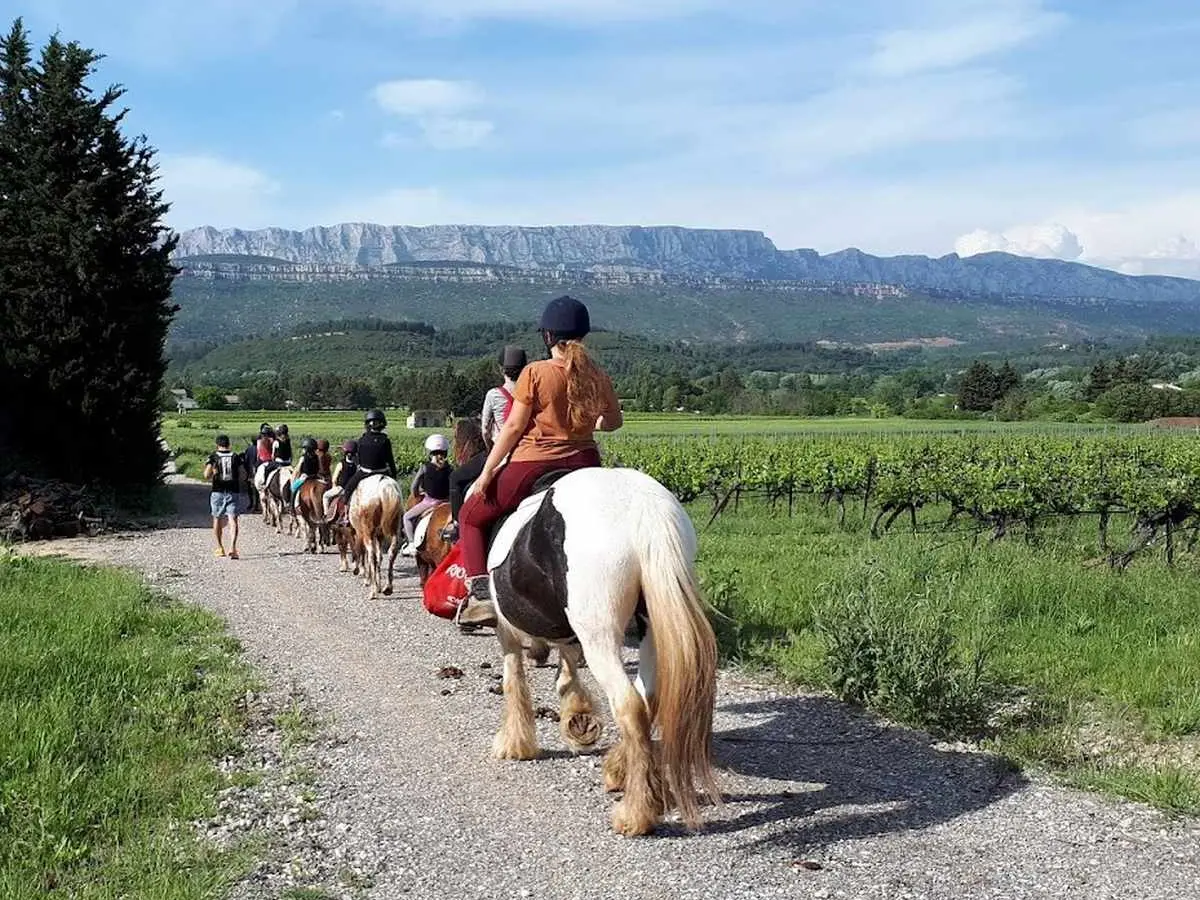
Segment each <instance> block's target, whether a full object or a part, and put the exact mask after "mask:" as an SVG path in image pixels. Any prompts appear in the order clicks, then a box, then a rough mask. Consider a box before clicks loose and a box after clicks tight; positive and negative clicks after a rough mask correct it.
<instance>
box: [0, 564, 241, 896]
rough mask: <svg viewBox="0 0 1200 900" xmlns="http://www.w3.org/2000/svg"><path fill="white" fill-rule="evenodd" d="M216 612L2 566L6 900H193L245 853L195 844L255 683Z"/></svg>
mask: <svg viewBox="0 0 1200 900" xmlns="http://www.w3.org/2000/svg"><path fill="white" fill-rule="evenodd" d="M250 686H251V685H250V676H249V673H248V670H247V669H246V668H244V666H243V664H242V663H241V662H240V661H239V657H238V648H237V647H236V645H235V644H234V643H233V642H232V640H230V639H229V638H228V637H227V636H226V635H225V634H224V632H223V629H222V626H221V623H220V621H219V620H218V619H216V618H215V617H214V616H212V615H210V614H208V613H206V612H203V611H201V610H199V609H197V608H194V607H190V606H184V605H182V604H178V603H174V602H170V601H166V600H164V599H161V598H159V597H157V596H155V595H153V594H152V593H151V592H150V591H149V590H148V589H147V588H146V587H144V586H143V585H142V584H141V582H139V581H138V580H136V579H135V578H134V577H133V576H131V575H128V574H125V573H122V572H119V571H116V570H111V569H90V568H82V567H79V566H76V565H73V564H70V563H67V562H62V561H56V560H34V559H28V558H22V557H16V556H10V555H5V556H0V896H3V897H4V898H6V900H23V898H34V897H38V898H40V897H44V896H46V895H47V893H48V892H49V891H51V890H54V891H55V893H56V895H59V896H64V897H68V896H69V897H73V898H80V900H100V898H118V897H154V898H156V900H157V898H166V900H191V898H201V897H215V896H219V895H220V894H221V893H223V888H225V887H227V886H228V885H229V884H230V883H231V882H232V881H233V880H234V879H235V878H236V877H237V876H238V875H239V874H240V873H241V872H242V871H243V868H244V866H245V864H246V862H247V859H246V855H245V854H246V851H245V850H244V849H238V850H234V851H226V852H220V851H218V850H216V849H215V848H213V847H211V846H209V845H206V844H204V843H203V842H201V841H200V840H199V839H198V838H197V836H196V834H195V833H194V832H193V831H192V829H191V828H190V826H189V824H188V823H190V822H191V821H193V820H195V819H199V818H203V817H205V816H208V815H211V814H212V813H213V812H214V811H215V795H216V792H217V790H218V789H219V788H220V787H221V786H222V785H221V776H220V774H219V773H218V771H217V770H216V768H215V766H214V765H213V763H212V760H213V759H215V758H217V757H219V756H220V755H223V754H226V753H230V752H234V751H235V750H236V749H237V746H238V740H239V736H240V734H241V728H242V724H243V723H242V719H241V716H240V714H239V712H238V706H237V703H236V701H237V698H239V697H241V696H242V695H243V694H244V692H245V691H246V690H247V688H248V687H250Z"/></svg>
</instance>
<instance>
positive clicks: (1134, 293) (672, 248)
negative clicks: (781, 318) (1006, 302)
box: [176, 224, 1200, 307]
mask: <svg viewBox="0 0 1200 900" xmlns="http://www.w3.org/2000/svg"><path fill="white" fill-rule="evenodd" d="M176 254H177V256H181V257H190V256H210V255H218V256H223V257H228V256H256V257H273V258H275V259H279V260H285V261H287V262H291V263H300V264H308V265H323V266H349V267H378V266H383V265H390V264H397V263H408V264H413V263H422V262H457V263H476V264H485V265H494V266H509V267H516V268H519V269H525V270H531V269H533V270H545V269H556V270H567V272H569V271H572V270H588V271H592V272H595V271H600V270H604V271H609V272H612V271H613V270H614V269H619V270H628V271H642V272H662V273H667V274H670V275H681V276H691V277H705V276H708V277H713V276H715V277H725V278H746V279H768V280H790V281H805V282H813V283H820V284H839V285H849V284H871V285H894V286H897V287H901V288H904V289H906V290H908V291H914V292H925V293H936V294H949V295H956V296H962V297H971V296H980V297H989V298H1014V299H1016V298H1020V299H1036V298H1045V299H1056V300H1062V299H1067V300H1107V301H1120V302H1131V303H1154V302H1173V303H1189V304H1190V303H1195V304H1197V306H1198V307H1200V281H1192V280H1188V279H1183V278H1167V277H1160V276H1131V275H1121V274H1119V273H1117V272H1112V271H1109V270H1107V269H1097V268H1093V267H1090V266H1085V265H1080V264H1078V263H1067V262H1060V261H1058V260H1042V259H1030V258H1026V257H1019V256H1011V255H1009V254H1006V253H984V254H980V255H978V256H971V257H966V258H960V257H959V256H957V255H956V254H950V255H949V256H943V257H940V258H938V259H931V258H929V257H926V256H896V257H877V256H871V255H870V254H867V253H863V252H861V251H859V250H843V251H840V252H838V253H831V254H828V255H826V256H821V255H820V254H818V253H816V252H815V251H813V250H779V249H778V248H776V247H775V245H774V244H773V243H772V242H771V241H770V240H769V239H768V238H767V237H766V235H764V234H762V233H761V232H757V231H732V230H728V231H725V230H709V229H695V228H677V227H639V226H602V225H568V226H551V227H544V228H532V227H518V226H511V227H510V226H479V225H435V226H428V227H412V226H383V225H369V224H343V225H334V226H330V227H319V228H309V229H306V230H304V231H287V230H284V229H279V228H267V229H262V230H259V231H242V230H239V229H230V230H226V231H218V230H217V229H215V228H197V229H194V230H192V231H188V232H185V233H184V234H183V235H181V239H180V242H179V247H178V249H177V251H176ZM560 277H562V278H563V279H565V280H566V281H568V282H569V280H570V276H569V274H566V273H564V275H563V276H560Z"/></svg>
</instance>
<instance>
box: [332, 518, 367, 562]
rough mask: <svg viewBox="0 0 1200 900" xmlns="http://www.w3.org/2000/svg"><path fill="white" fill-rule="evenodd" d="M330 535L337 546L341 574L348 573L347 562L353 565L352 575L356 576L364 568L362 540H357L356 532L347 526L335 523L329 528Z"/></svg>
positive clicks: (364, 552)
mask: <svg viewBox="0 0 1200 900" xmlns="http://www.w3.org/2000/svg"><path fill="white" fill-rule="evenodd" d="M329 530H330V531H331V533H332V536H333V541H334V543H335V544H337V548H338V556H339V557H341V563H342V564H341V568H340V571H342V572H349V571H350V566H349V564H348V562H353V563H354V574H355V575H357V574H359V572H361V571H362V570H363V568H364V567H365V566H366V556H367V554H366V548H365V547H364V546H363V542H362V539H361V538H359V536H358V532H356V531H355V530H354V529H353V528H351V527H350V526H349V525H343V524H341V523H340V522H337V521H335V522H334V524H333V525H331V526H329Z"/></svg>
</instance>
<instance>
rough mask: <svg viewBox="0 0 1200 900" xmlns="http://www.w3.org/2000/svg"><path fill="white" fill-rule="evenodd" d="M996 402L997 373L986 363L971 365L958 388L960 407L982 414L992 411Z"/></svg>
mask: <svg viewBox="0 0 1200 900" xmlns="http://www.w3.org/2000/svg"><path fill="white" fill-rule="evenodd" d="M995 402H996V373H995V372H993V371H992V367H991V366H989V365H988V364H987V363H985V362H978V361H976V362H973V363H971V366H970V368H968V369H967V371H966V374H964V375H963V379H962V384H961V385H959V388H958V405H959V407H960V408H961V409H967V410H971V411H973V412H982V411H984V410H988V409H991V408H992V404H993V403H995Z"/></svg>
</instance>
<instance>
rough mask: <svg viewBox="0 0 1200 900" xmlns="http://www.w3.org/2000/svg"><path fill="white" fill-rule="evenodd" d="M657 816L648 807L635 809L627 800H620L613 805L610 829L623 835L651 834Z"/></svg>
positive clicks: (656, 821)
mask: <svg viewBox="0 0 1200 900" xmlns="http://www.w3.org/2000/svg"><path fill="white" fill-rule="evenodd" d="M657 823H658V820H657V817H656V816H655V815H654V812H653V811H652V810H650V809H635V808H634V807H633V806H632V805H631V804H630V803H629V801H628V800H621V801H620V802H618V803H617V805H616V806H614V807H613V811H612V829H613V831H615V832H616V833H617V834H623V835H625V837H639V836H641V835H644V834H653V832H654V826H655V825H656V824H657Z"/></svg>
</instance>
